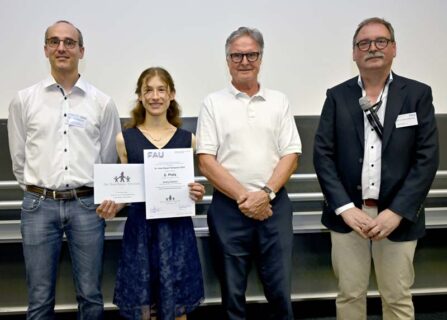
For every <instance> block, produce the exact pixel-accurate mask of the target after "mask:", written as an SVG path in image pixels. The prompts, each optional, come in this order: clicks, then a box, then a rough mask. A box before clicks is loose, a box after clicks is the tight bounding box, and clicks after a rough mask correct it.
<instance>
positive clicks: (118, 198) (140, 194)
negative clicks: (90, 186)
mask: <svg viewBox="0 0 447 320" xmlns="http://www.w3.org/2000/svg"><path fill="white" fill-rule="evenodd" d="M93 170H94V171H93V176H94V179H93V180H94V188H95V189H94V190H95V203H101V202H102V201H103V200H113V201H115V202H116V203H129V202H144V200H145V198H144V165H143V164H135V163H132V164H95V165H94V167H93Z"/></svg>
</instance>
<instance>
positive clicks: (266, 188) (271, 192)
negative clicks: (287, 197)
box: [262, 186, 276, 201]
mask: <svg viewBox="0 0 447 320" xmlns="http://www.w3.org/2000/svg"><path fill="white" fill-rule="evenodd" d="M262 190H263V191H265V192H266V193H267V194H268V195H269V198H270V201H272V200H273V199H275V197H276V193H275V192H273V190H272V189H270V188H269V187H267V186H263V187H262Z"/></svg>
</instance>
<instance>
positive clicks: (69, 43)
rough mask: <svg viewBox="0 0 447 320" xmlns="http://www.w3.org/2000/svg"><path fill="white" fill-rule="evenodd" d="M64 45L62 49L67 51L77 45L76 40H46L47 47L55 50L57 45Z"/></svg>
mask: <svg viewBox="0 0 447 320" xmlns="http://www.w3.org/2000/svg"><path fill="white" fill-rule="evenodd" d="M61 41H62V43H63V44H64V47H65V48H67V49H74V48H75V47H76V44H77V43H78V42H77V41H76V40H73V39H70V38H65V39H59V38H56V37H54V38H48V39H47V46H49V47H50V48H53V49H54V48H57V47H59V44H60V43H61Z"/></svg>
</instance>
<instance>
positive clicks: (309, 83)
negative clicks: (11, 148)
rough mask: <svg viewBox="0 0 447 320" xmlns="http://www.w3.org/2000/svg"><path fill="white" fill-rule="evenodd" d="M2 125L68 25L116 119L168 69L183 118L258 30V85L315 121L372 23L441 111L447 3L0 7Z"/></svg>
mask: <svg viewBox="0 0 447 320" xmlns="http://www.w3.org/2000/svg"><path fill="white" fill-rule="evenodd" d="M0 5H1V10H0V25H1V27H0V42H1V50H0V90H1V94H0V118H7V117H8V106H9V102H10V101H11V99H12V97H13V96H14V94H15V92H16V91H17V90H19V89H22V88H25V87H28V86H30V85H32V84H34V83H35V82H38V81H40V80H41V79H43V78H45V77H47V76H48V74H49V65H48V61H47V60H46V58H45V55H44V51H43V42H44V31H45V29H46V27H47V26H49V25H50V24H52V23H53V22H55V21H57V20H61V19H63V20H69V21H71V22H73V23H74V24H75V25H76V26H78V27H79V28H80V29H81V31H82V32H83V35H84V40H85V48H86V51H85V57H84V59H83V60H82V62H81V65H80V71H81V74H82V76H83V77H85V78H86V79H87V80H88V81H90V82H92V83H93V84H94V85H96V86H97V87H98V88H100V89H101V90H103V91H104V92H106V93H107V94H109V95H111V96H112V97H113V98H114V100H115V102H116V104H117V106H118V109H119V112H120V116H121V117H128V116H129V110H130V109H131V107H132V105H133V102H134V100H135V98H136V97H135V95H134V90H135V85H136V80H137V78H138V76H139V74H140V73H141V71H143V70H144V69H145V68H147V67H150V66H162V67H165V68H166V69H167V70H168V71H169V72H170V73H171V74H172V76H173V78H174V81H175V82H176V86H177V100H178V101H179V103H180V104H181V106H182V110H183V114H182V115H183V116H186V117H195V116H197V115H198V113H199V110H200V105H201V101H202V99H203V98H204V97H205V96H206V95H207V94H208V93H209V92H212V91H215V90H219V89H221V88H223V87H225V86H227V84H228V81H229V75H228V71H227V67H226V62H225V54H224V43H225V39H226V37H227V36H228V35H229V34H230V32H231V31H233V30H235V29H236V28H237V27H239V26H249V27H256V28H258V29H259V30H260V31H261V32H262V33H263V35H264V39H265V53H264V57H263V65H262V69H261V75H260V80H261V83H262V84H263V85H264V86H266V87H270V88H273V89H278V90H281V91H283V92H284V93H286V94H287V96H288V97H289V100H290V102H291V105H292V110H293V113H294V114H295V115H319V114H320V111H321V107H322V104H323V102H324V98H325V92H326V89H327V88H329V87H332V86H334V85H336V84H338V83H340V82H342V81H344V80H346V79H348V78H350V77H353V76H355V75H357V68H356V66H355V64H354V63H353V62H352V44H351V43H352V36H353V33H354V30H355V28H356V26H357V25H358V23H359V22H360V21H361V20H363V19H365V18H369V17H372V16H378V17H382V18H385V19H387V20H388V21H390V22H391V23H392V24H393V26H394V28H395V31H396V40H397V57H396V59H395V61H394V66H393V70H394V71H395V72H396V73H397V74H400V75H402V76H406V77H409V78H414V79H416V80H419V81H422V82H425V83H427V84H429V85H430V86H431V87H432V89H433V96H434V104H435V108H436V112H437V113H447V89H446V82H447V81H446V80H445V78H446V75H447V49H446V48H447V37H446V35H447V19H446V18H445V17H446V12H447V1H445V0H425V1H422V0H376V1H364V0H357V1H352V0H313V1H312V0H295V1H294V0H274V1H273V0H240V1H234V0H227V1H214V0H208V1H205V0H189V1H188V0H184V1H179V0H171V1H152V0H120V1H119V0H108V1H106V0H88V1H87V0H78V1H73V0H71V1H67V0H57V1H56V0H40V1H38V0H0Z"/></svg>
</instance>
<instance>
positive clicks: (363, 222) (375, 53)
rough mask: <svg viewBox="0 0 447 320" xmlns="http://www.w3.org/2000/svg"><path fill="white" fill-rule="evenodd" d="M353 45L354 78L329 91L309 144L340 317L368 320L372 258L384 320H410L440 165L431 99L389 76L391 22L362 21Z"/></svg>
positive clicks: (415, 85) (419, 86) (425, 89)
mask: <svg viewBox="0 0 447 320" xmlns="http://www.w3.org/2000/svg"><path fill="white" fill-rule="evenodd" d="M352 48H353V59H354V61H355V62H356V64H357V67H358V69H359V73H360V74H359V76H357V77H355V78H352V79H350V80H347V81H345V82H343V83H341V84H339V85H337V86H335V87H333V88H331V89H329V90H328V91H327V93H326V101H325V103H324V106H323V111H322V113H321V117H320V124H319V126H318V129H317V132H316V136H315V142H314V164H315V171H316V173H317V175H318V179H319V181H320V185H321V189H322V191H323V193H324V197H325V201H324V206H323V215H322V222H323V224H324V225H325V226H326V227H327V228H328V229H330V230H331V241H332V265H333V268H334V272H335V275H336V277H337V279H338V287H339V293H338V296H337V300H336V305H337V319H340V320H345V319H355V320H366V297H367V292H368V285H369V278H370V272H371V264H372V263H371V262H372V261H374V271H375V275H376V279H377V286H378V289H379V292H380V296H381V298H382V309H383V319H384V320H395V319H400V320H412V319H414V307H413V302H412V299H411V291H410V287H411V286H412V284H413V281H414V269H413V257H414V253H415V249H416V244H417V239H419V238H421V237H422V236H423V235H424V233H425V215H424V206H423V203H424V200H425V197H426V196H427V193H428V191H429V190H430V186H431V183H432V181H433V178H434V176H435V174H436V170H437V168H438V163H439V159H438V158H439V150H438V132H437V129H436V119H435V112H434V107H433V103H432V101H433V98H432V93H431V89H430V87H429V86H427V85H426V84H423V83H421V82H417V81H415V80H411V79H407V78H404V77H401V76H399V75H397V74H395V73H393V72H392V71H391V65H392V63H393V59H394V57H395V56H396V52H397V47H396V41H395V37H394V29H393V27H392V26H391V24H390V23H389V22H388V21H386V20H384V19H381V18H376V17H374V18H369V19H366V20H364V21H362V22H361V23H360V24H359V26H358V27H357V30H356V31H355V33H354V37H353V43H352ZM359 99H360V101H361V102H359ZM367 100H369V101H370V103H369V104H370V106H369V107H368V103H367V102H366V103H365V101H367ZM361 106H362V107H361ZM365 106H366V107H367V109H368V112H367V113H366V112H364V111H363V109H364V107H365ZM370 113H374V114H375V115H376V116H377V119H378V121H374V120H373V119H372V118H370V117H369V116H370ZM406 118H407V119H411V120H410V121H404V119H406ZM379 121H380V124H379ZM380 126H383V128H382V129H380Z"/></svg>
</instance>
